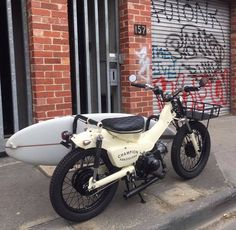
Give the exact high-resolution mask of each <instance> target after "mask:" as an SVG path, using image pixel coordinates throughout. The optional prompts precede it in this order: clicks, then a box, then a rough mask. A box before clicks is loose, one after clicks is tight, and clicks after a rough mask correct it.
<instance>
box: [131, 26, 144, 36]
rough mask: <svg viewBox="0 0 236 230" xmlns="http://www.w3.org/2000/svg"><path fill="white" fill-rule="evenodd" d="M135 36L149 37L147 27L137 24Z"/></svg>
mask: <svg viewBox="0 0 236 230" xmlns="http://www.w3.org/2000/svg"><path fill="white" fill-rule="evenodd" d="M134 34H135V35H142V36H146V35H147V27H146V25H141V24H135V25H134Z"/></svg>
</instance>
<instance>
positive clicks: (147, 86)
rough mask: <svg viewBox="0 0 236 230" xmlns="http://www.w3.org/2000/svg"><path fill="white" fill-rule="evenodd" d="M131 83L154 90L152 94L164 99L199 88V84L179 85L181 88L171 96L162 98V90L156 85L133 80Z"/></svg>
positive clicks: (168, 99)
mask: <svg viewBox="0 0 236 230" xmlns="http://www.w3.org/2000/svg"><path fill="white" fill-rule="evenodd" d="M131 85H132V86H135V87H137V88H142V89H151V90H152V91H153V92H154V94H156V95H161V96H162V97H163V99H164V100H166V101H170V100H172V99H173V98H174V97H176V96H177V95H178V94H179V93H181V92H186V93H189V92H194V91H199V89H200V88H201V86H199V87H196V86H185V87H184V88H182V87H181V88H178V89H177V90H176V91H174V92H173V93H172V95H171V96H169V97H167V98H164V96H163V91H162V90H161V89H160V88H159V87H158V86H152V85H149V84H142V83H134V82H132V83H131Z"/></svg>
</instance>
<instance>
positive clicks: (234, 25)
mask: <svg viewBox="0 0 236 230" xmlns="http://www.w3.org/2000/svg"><path fill="white" fill-rule="evenodd" d="M230 9H231V113H232V114H233V115H236V2H235V1H231V7H230Z"/></svg>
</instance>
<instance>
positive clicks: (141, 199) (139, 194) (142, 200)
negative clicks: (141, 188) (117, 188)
mask: <svg viewBox="0 0 236 230" xmlns="http://www.w3.org/2000/svg"><path fill="white" fill-rule="evenodd" d="M133 185H134V187H135V188H136V187H137V186H136V184H135V183H134V182H133ZM138 196H139V198H140V202H141V203H142V204H145V203H146V201H145V200H144V199H143V196H142V194H141V192H139V193H138Z"/></svg>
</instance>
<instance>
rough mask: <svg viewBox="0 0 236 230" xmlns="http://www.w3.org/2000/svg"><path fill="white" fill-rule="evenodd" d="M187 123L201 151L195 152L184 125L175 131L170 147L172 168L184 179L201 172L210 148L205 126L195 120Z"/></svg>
mask: <svg viewBox="0 0 236 230" xmlns="http://www.w3.org/2000/svg"><path fill="white" fill-rule="evenodd" d="M189 124H190V127H191V128H192V130H193V133H194V135H195V138H196V141H197V144H198V146H199V149H200V151H201V152H200V153H199V154H197V153H196V152H195V150H194V147H193V144H192V142H191V140H190V137H189V134H188V130H187V126H186V125H183V126H182V127H181V128H180V129H179V130H178V132H177V133H176V136H175V138H174V140H173V144H172V148H171V162H172V165H173V168H174V170H175V171H176V173H177V174H178V175H179V176H181V177H182V178H184V179H191V178H194V177H196V176H198V175H199V174H200V173H201V172H202V170H203V169H204V167H205V166H206V163H207V161H208V158H209V154H210V148H211V140H210V135H209V132H208V130H207V128H206V127H205V126H204V125H203V124H202V123H200V122H196V121H191V122H190V123H189Z"/></svg>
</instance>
